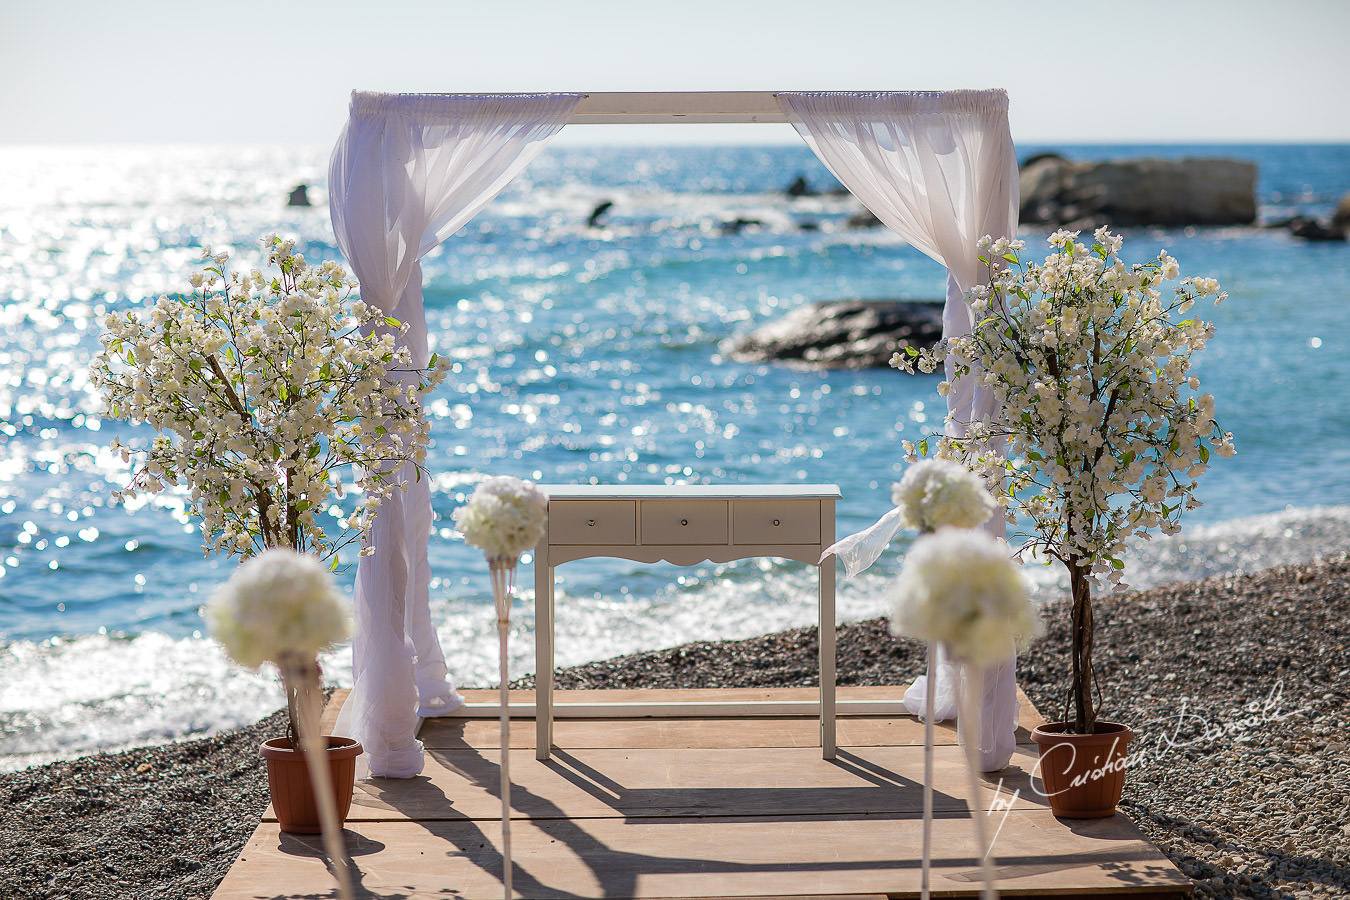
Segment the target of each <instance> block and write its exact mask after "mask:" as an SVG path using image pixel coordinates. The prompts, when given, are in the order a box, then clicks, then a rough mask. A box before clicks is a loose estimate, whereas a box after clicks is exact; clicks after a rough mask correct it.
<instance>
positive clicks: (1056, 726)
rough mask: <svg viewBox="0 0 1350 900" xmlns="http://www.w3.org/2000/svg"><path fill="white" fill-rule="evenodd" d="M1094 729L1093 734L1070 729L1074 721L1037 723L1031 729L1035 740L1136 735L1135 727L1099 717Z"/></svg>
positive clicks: (1072, 739)
mask: <svg viewBox="0 0 1350 900" xmlns="http://www.w3.org/2000/svg"><path fill="white" fill-rule="evenodd" d="M1093 727H1094V729H1095V730H1094V731H1093V732H1092V733H1091V734H1078V733H1077V732H1075V731H1070V730H1069V729H1071V728H1073V723H1072V722H1044V723H1042V724H1040V725H1037V726H1036V727H1035V728H1033V729H1032V731H1031V739H1032V740H1033V741H1040V740H1041V739H1044V740H1046V741H1050V740H1055V741H1066V740H1067V741H1084V740H1086V741H1090V740H1092V739H1093V738H1102V737H1105V738H1121V737H1123V738H1124V739H1125V740H1127V741H1128V740H1131V739H1132V738H1133V737H1134V729H1133V728H1131V727H1130V726H1128V725H1125V724H1122V723H1120V722H1108V721H1107V720H1105V719H1098V720H1097V722H1096V724H1095V725H1094V726H1093Z"/></svg>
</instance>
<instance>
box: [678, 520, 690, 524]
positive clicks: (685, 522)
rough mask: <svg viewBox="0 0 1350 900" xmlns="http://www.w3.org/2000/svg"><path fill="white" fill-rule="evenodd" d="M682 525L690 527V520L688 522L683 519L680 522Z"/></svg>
mask: <svg viewBox="0 0 1350 900" xmlns="http://www.w3.org/2000/svg"><path fill="white" fill-rule="evenodd" d="M680 524H681V525H688V524H689V520H688V519H681V520H680Z"/></svg>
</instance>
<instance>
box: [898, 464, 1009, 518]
mask: <svg viewBox="0 0 1350 900" xmlns="http://www.w3.org/2000/svg"><path fill="white" fill-rule="evenodd" d="M891 502H893V503H894V504H895V505H896V506H898V507H899V508H900V511H901V515H902V517H903V520H904V524H905V525H907V526H908V527H910V528H915V529H917V530H919V531H920V532H924V533H927V532H930V531H937V530H938V529H939V528H944V527H947V526H950V527H952V528H975V527H977V526H979V525H982V524H984V522H985V521H986V520H988V518H989V517H990V516H992V515H993V514H994V511H995V510H996V509H997V508H998V504H997V503H995V502H994V498H993V495H991V494H990V493H989V489H988V488H987V487H986V486H985V483H984V480H983V479H982V478H980V476H978V475H976V474H975V473H974V472H972V471H970V470H969V469H967V468H966V467H964V466H961V465H958V464H956V463H954V462H949V461H948V460H944V459H925V460H921V461H919V462H916V463H915V464H914V465H912V466H910V467H909V468H908V469H906V470H905V474H904V476H903V477H902V478H901V479H900V480H899V481H898V482H896V483H895V484H894V485H892V486H891Z"/></svg>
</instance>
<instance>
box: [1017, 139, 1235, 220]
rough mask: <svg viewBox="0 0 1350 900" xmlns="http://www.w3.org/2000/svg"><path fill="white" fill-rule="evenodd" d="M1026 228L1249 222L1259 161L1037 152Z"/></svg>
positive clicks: (1028, 168) (1025, 170)
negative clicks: (1088, 158) (1083, 157)
mask: <svg viewBox="0 0 1350 900" xmlns="http://www.w3.org/2000/svg"><path fill="white" fill-rule="evenodd" d="M1020 188H1021V195H1022V208H1021V221H1022V224H1024V225H1064V226H1068V227H1072V228H1079V229H1088V228H1094V227H1096V226H1098V225H1111V226H1113V227H1123V226H1129V225H1247V224H1251V223H1252V222H1255V221H1256V164H1255V163H1251V162H1245V161H1242V160H1233V159H1129V160H1119V161H1115V162H1096V163H1094V162H1074V161H1072V160H1068V159H1065V158H1064V157H1062V156H1058V155H1055V154H1039V155H1038V156H1035V157H1032V158H1031V159H1028V160H1027V161H1026V162H1025V163H1023V165H1022V168H1021V172H1020Z"/></svg>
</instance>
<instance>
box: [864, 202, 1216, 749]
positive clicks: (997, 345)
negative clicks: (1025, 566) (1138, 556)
mask: <svg viewBox="0 0 1350 900" xmlns="http://www.w3.org/2000/svg"><path fill="white" fill-rule="evenodd" d="M1077 237H1078V232H1068V231H1057V232H1055V233H1054V234H1052V235H1051V236H1050V238H1049V243H1050V245H1051V247H1052V248H1053V250H1052V252H1051V253H1050V255H1049V256H1047V257H1046V259H1045V261H1044V262H1043V263H1026V262H1023V261H1022V259H1021V257H1020V256H1019V253H1020V252H1021V251H1022V250H1023V249H1024V246H1025V245H1024V244H1023V242H1021V241H1014V240H1009V239H1007V238H1000V239H998V240H992V239H990V238H988V237H986V238H984V239H982V240H981V242H980V249H981V250H982V252H983V255H982V256H981V260H982V261H983V262H984V264H985V265H986V267H987V271H988V276H989V278H988V281H987V282H986V283H985V284H983V285H980V286H978V287H976V288H974V289H973V290H972V291H970V292H969V294H968V295H967V298H966V300H967V302H968V303H969V304H970V306H971V310H972V313H973V318H974V321H975V323H976V324H975V326H974V328H973V330H972V331H971V332H970V333H969V334H967V335H964V336H960V337H952V338H947V339H944V340H943V341H941V342H939V344H938V345H937V346H936V347H935V348H934V349H933V350H932V351H926V352H920V351H917V350H913V349H907V350H906V352H905V353H897V354H896V355H895V356H894V357H893V358H892V360H891V365H893V366H895V367H897V368H901V369H904V370H906V371H911V372H912V371H914V368H915V366H916V365H917V366H918V367H919V368H920V369H921V370H925V371H932V370H933V369H934V368H935V367H936V365H937V364H938V363H945V365H946V371H947V376H948V380H947V381H944V382H942V384H940V385H939V388H938V390H939V392H940V393H943V394H946V393H947V392H948V390H949V389H950V387H951V384H952V382H953V381H955V380H956V379H958V378H973V379H975V382H976V384H978V385H980V386H982V387H984V388H986V389H988V390H990V391H991V392H992V393H993V396H994V400H995V406H996V408H997V409H1000V410H1004V411H1005V414H1004V415H1003V416H1002V417H1001V418H998V419H985V420H983V421H977V422H961V423H956V424H958V425H959V426H961V427H960V428H956V429H948V430H949V431H958V432H961V434H960V436H954V435H950V434H949V435H946V436H943V437H941V438H940V439H939V441H938V443H937V447H936V455H937V456H939V457H943V458H956V459H960V460H961V461H962V462H963V463H965V464H966V465H968V466H970V467H971V468H972V469H974V470H975V471H977V472H979V473H981V474H982V475H984V476H985V477H986V478H988V479H989V481H990V483H991V484H994V485H998V486H999V488H1000V489H999V490H997V491H996V492H995V494H996V496H997V498H998V500H999V502H1000V503H1001V504H1002V505H1003V506H1005V507H1006V509H1005V513H1006V515H1007V518H1008V521H1009V522H1010V523H1014V524H1017V523H1019V522H1027V523H1029V531H1028V532H1027V534H1026V535H1025V537H1026V538H1027V542H1026V544H1025V545H1024V547H1023V550H1024V551H1025V550H1027V549H1030V550H1032V551H1034V552H1035V553H1037V554H1040V555H1044V556H1046V557H1049V558H1053V559H1057V560H1059V561H1060V562H1062V563H1063V564H1064V565H1065V566H1066V567H1067V568H1068V572H1069V579H1070V585H1071V589H1072V603H1073V613H1072V615H1073V633H1074V635H1075V642H1074V647H1073V672H1074V676H1073V687H1072V690H1071V702H1072V703H1073V704H1074V706H1075V714H1076V715H1075V729H1076V730H1077V731H1078V732H1079V733H1090V732H1091V730H1092V727H1093V723H1094V721H1095V719H1096V709H1095V705H1094V697H1093V687H1094V682H1093V677H1092V663H1091V652H1092V607H1091V585H1092V582H1093V581H1094V580H1097V579H1103V578H1104V579H1105V580H1107V581H1110V582H1118V581H1119V579H1120V575H1121V571H1122V570H1123V568H1124V562H1123V561H1122V555H1123V553H1124V548H1125V541H1126V538H1128V537H1129V536H1130V535H1131V534H1133V533H1135V532H1144V531H1146V530H1147V529H1149V528H1153V527H1158V528H1160V529H1161V530H1162V531H1164V532H1166V533H1173V532H1175V531H1177V530H1178V528H1179V525H1178V519H1179V517H1180V515H1181V513H1182V512H1183V511H1184V510H1186V509H1189V508H1192V507H1194V506H1196V505H1198V501H1197V500H1196V499H1195V498H1194V496H1193V494H1194V491H1195V488H1196V478H1197V477H1198V476H1199V475H1200V473H1202V472H1203V471H1204V470H1205V468H1206V466H1207V464H1208V463H1209V460H1210V456H1211V453H1212V452H1216V453H1218V454H1219V455H1220V456H1228V455H1231V454H1232V453H1233V436H1232V435H1231V434H1228V433H1225V432H1223V431H1222V430H1221V429H1220V428H1219V427H1218V425H1217V424H1216V423H1215V420H1214V398H1213V397H1212V396H1210V395H1208V394H1197V393H1196V391H1197V390H1198V388H1199V381H1198V380H1197V378H1196V377H1195V376H1194V375H1193V374H1191V371H1190V369H1191V356H1192V354H1194V353H1196V352H1198V351H1199V350H1201V349H1202V348H1203V347H1204V346H1205V343H1206V342H1207V341H1208V340H1209V339H1210V337H1211V336H1212V335H1213V333H1214V329H1213V326H1212V325H1211V324H1210V323H1208V322H1205V321H1203V320H1201V319H1199V318H1198V317H1191V318H1182V316H1185V315H1186V314H1187V313H1188V312H1189V311H1190V309H1191V307H1192V306H1193V305H1194V304H1195V302H1196V300H1197V299H1198V298H1201V297H1213V298H1214V302H1215V303H1216V304H1217V303H1219V302H1221V301H1222V300H1223V299H1224V297H1225V296H1226V295H1225V294H1223V293H1220V291H1219V285H1218V282H1216V281H1215V280H1214V279H1212V278H1186V279H1182V280H1181V281H1180V282H1179V285H1178V286H1177V287H1176V288H1175V289H1174V292H1173V294H1172V295H1171V296H1166V297H1165V296H1164V294H1163V290H1162V289H1163V287H1164V283H1165V282H1168V281H1172V280H1175V279H1177V278H1178V276H1179V274H1180V272H1179V266H1178V264H1177V261H1176V260H1175V259H1173V258H1172V257H1170V256H1168V255H1167V254H1166V253H1165V252H1164V253H1160V254H1159V255H1158V256H1157V257H1156V258H1154V259H1152V260H1150V261H1148V262H1146V263H1142V264H1136V265H1127V264H1126V263H1125V262H1124V261H1123V260H1122V259H1121V258H1120V255H1119V254H1120V250H1121V246H1122V243H1123V242H1122V239H1121V238H1120V237H1119V236H1117V235H1114V234H1112V233H1111V232H1110V231H1109V230H1108V229H1106V228H1101V229H1098V231H1097V232H1096V233H1095V234H1094V241H1093V243H1092V245H1091V246H1086V245H1084V244H1082V243H1079V242H1078V241H1077V240H1076V238H1077ZM905 448H906V451H907V453H908V455H909V458H910V459H916V458H918V456H919V455H927V454H928V452H929V450H930V447H929V442H928V441H927V440H925V441H921V442H919V443H918V444H917V445H915V444H912V443H909V442H906V444H905ZM1005 485H1006V487H1007V489H1006V490H1004V489H1003V488H1004V486H1005Z"/></svg>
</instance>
